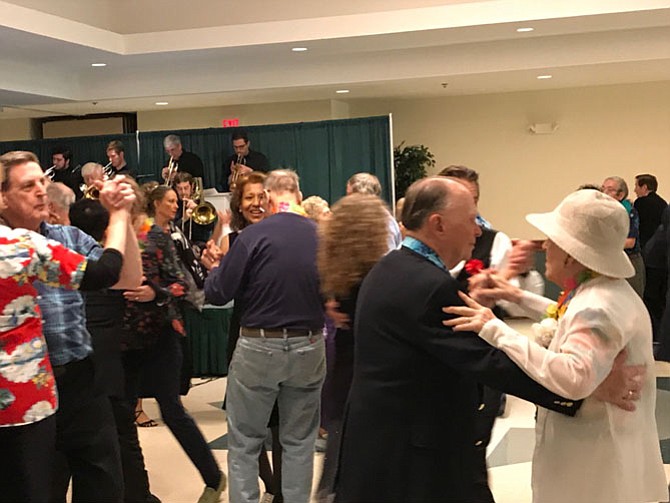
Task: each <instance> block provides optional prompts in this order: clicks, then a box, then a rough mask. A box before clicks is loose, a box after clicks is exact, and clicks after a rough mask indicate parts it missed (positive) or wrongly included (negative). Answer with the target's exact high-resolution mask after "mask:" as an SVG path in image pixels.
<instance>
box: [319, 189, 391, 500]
mask: <svg viewBox="0 0 670 503" xmlns="http://www.w3.org/2000/svg"><path fill="white" fill-rule="evenodd" d="M387 219H388V211H387V210H386V207H385V206H384V203H383V202H382V200H381V199H379V198H378V197H377V196H372V195H365V194H351V195H349V196H346V197H344V198H342V199H340V200H339V201H338V202H337V203H336V204H335V205H334V206H333V207H332V208H331V215H330V218H329V219H328V220H326V221H324V222H323V223H322V226H321V228H320V234H321V236H320V241H319V251H318V257H317V258H318V266H319V273H320V275H321V290H322V291H323V293H324V295H325V296H326V297H329V298H332V297H334V298H335V299H336V300H337V301H338V302H339V305H340V308H339V309H340V310H341V311H342V312H343V313H345V314H347V315H348V316H349V320H350V323H349V325H348V328H338V330H337V333H336V335H335V340H334V345H335V351H334V358H333V359H332V361H330V362H329V363H328V367H329V368H328V373H327V375H326V381H325V383H324V392H323V397H324V400H323V409H324V411H323V418H324V422H325V427H326V430H327V431H328V443H327V446H326V455H325V459H324V464H323V474H322V476H321V481H320V482H319V488H318V493H317V496H318V500H319V501H326V500H327V498H328V497H329V495H330V494H331V493H333V492H334V491H333V486H334V477H335V472H336V467H337V458H338V451H339V443H340V441H339V439H340V433H341V428H342V420H343V415H344V405H345V402H346V399H347V394H348V393H349V387H350V386H351V379H352V377H353V367H354V333H353V328H354V321H355V320H354V314H355V310H356V299H357V297H358V290H359V288H360V286H361V283H362V282H363V278H365V276H366V275H367V273H368V272H369V271H370V269H372V267H373V266H374V265H375V264H376V263H377V261H378V260H379V259H380V258H382V257H383V256H384V254H385V253H386V252H387V251H388V244H387V240H388V233H389V230H388V225H387Z"/></svg>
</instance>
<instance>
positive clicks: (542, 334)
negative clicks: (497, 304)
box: [531, 269, 599, 348]
mask: <svg viewBox="0 0 670 503" xmlns="http://www.w3.org/2000/svg"><path fill="white" fill-rule="evenodd" d="M598 276H599V274H598V273H597V272H593V271H590V270H588V269H587V270H585V271H582V272H580V273H579V275H578V276H577V279H571V280H570V281H569V282H568V284H567V285H566V288H565V290H563V291H562V292H561V295H560V296H559V297H558V301H557V302H554V303H552V304H549V306H548V307H547V310H546V312H545V315H544V319H543V320H542V321H541V322H540V323H533V325H532V327H531V329H532V330H533V336H534V338H535V342H537V343H538V344H540V345H541V346H544V347H545V348H548V347H549V344H550V343H551V340H552V339H553V338H554V335H555V334H556V330H557V329H558V322H559V320H560V319H561V318H562V317H563V315H564V314H565V312H566V311H567V310H568V304H570V301H571V300H572V298H573V297H574V296H575V293H576V292H577V288H578V287H579V286H581V285H583V284H584V283H586V282H587V281H590V280H592V279H593V278H596V277H598Z"/></svg>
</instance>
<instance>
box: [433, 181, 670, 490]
mask: <svg viewBox="0 0 670 503" xmlns="http://www.w3.org/2000/svg"><path fill="white" fill-rule="evenodd" d="M526 219H527V220H528V222H530V223H531V224H532V225H534V226H535V227H537V228H538V229H539V230H540V231H542V232H543V233H544V234H545V235H546V236H547V238H548V239H547V241H546V242H545V245H544V249H545V250H546V255H547V256H546V275H547V278H549V279H550V280H551V281H553V282H554V283H556V284H558V285H560V286H562V287H563V288H564V292H563V294H562V295H561V298H560V299H559V302H558V303H554V302H553V301H551V300H549V299H546V298H544V297H541V296H537V295H534V294H531V293H529V292H524V291H522V290H519V289H518V288H515V287H513V286H511V285H509V284H508V283H506V282H505V281H504V280H502V279H500V278H497V277H495V276H492V278H491V281H490V285H489V287H490V288H487V289H484V290H482V291H481V292H480V293H481V294H482V295H484V296H490V297H493V298H504V299H506V300H510V301H513V302H516V303H518V304H519V305H520V306H521V307H523V308H525V310H527V311H528V312H529V314H531V313H532V314H534V315H536V316H537V317H542V316H543V315H544V317H545V318H546V320H545V321H543V322H542V326H540V327H535V328H538V329H539V330H538V332H539V335H540V336H541V337H540V339H541V342H542V343H543V344H542V343H538V342H536V341H533V340H531V339H529V338H527V337H525V336H524V335H521V334H519V333H517V332H516V331H514V330H513V329H512V328H510V327H509V326H507V325H506V324H505V323H503V322H502V321H501V320H499V319H497V318H496V317H495V316H494V315H493V313H492V312H491V311H490V310H489V309H487V308H485V307H483V306H481V305H479V304H478V303H477V302H475V301H474V300H472V299H471V298H469V297H467V296H465V295H462V296H463V299H464V301H465V303H466V306H464V307H451V308H445V312H448V313H450V314H455V315H457V316H458V317H456V318H453V319H450V320H446V321H445V322H444V323H445V325H449V326H453V327H454V328H455V330H459V331H475V332H477V333H478V334H479V336H480V337H481V338H483V339H484V340H486V341H487V342H488V343H489V344H491V345H492V346H495V347H496V348H499V349H501V350H502V351H504V352H505V353H506V354H507V355H508V356H509V357H510V358H511V359H512V360H514V362H515V363H516V364H517V365H519V367H521V368H522V369H524V371H525V372H526V373H527V374H528V375H529V376H531V377H532V378H533V379H534V380H536V381H537V382H539V383H540V384H542V385H543V386H545V387H546V388H548V389H550V390H551V391H553V392H555V393H557V394H559V395H562V396H565V397H569V398H572V399H575V400H578V399H584V402H583V403H582V405H581V408H580V409H579V411H578V412H577V415H576V416H575V417H574V418H571V417H567V416H562V415H560V414H557V413H554V412H551V411H548V410H545V409H542V408H540V410H539V411H538V415H537V424H536V446H535V454H534V456H533V476H532V488H533V501H535V502H538V503H539V502H541V503H552V502H556V503H559V502H560V503H563V502H566V501H570V502H573V503H574V502H584V503H586V502H588V503H597V502H608V503H611V502H630V503H633V502H649V501H667V500H668V486H667V482H666V479H665V473H664V470H663V464H662V460H661V455H660V448H659V439H658V433H657V430H656V419H655V415H654V410H655V403H656V384H655V382H656V377H655V375H654V372H653V368H654V359H653V355H652V338H651V323H650V320H649V316H648V314H647V311H646V309H645V307H644V304H643V303H642V301H641V300H640V298H639V296H638V295H636V294H635V292H634V291H633V289H632V288H631V287H630V285H629V284H628V283H627V282H626V281H625V280H624V278H627V277H629V276H632V275H633V274H634V272H635V271H634V269H633V266H632V265H631V263H630V260H629V259H628V257H627V256H626V254H625V253H624V252H623V244H624V241H625V240H626V236H627V234H628V215H627V214H626V211H625V209H624V208H623V207H622V206H621V204H619V203H618V202H617V201H615V200H614V199H613V198H611V197H610V196H608V195H605V194H602V193H600V192H598V191H595V190H581V191H577V192H575V193H572V194H570V195H569V196H567V197H566V198H565V199H564V200H563V201H562V202H561V203H560V204H559V205H558V206H557V207H556V209H555V210H554V211H552V212H550V213H542V214H531V215H528V216H527V217H526ZM480 298H481V297H480ZM544 345H546V346H547V347H544ZM624 349H625V350H626V351H627V354H628V362H629V363H634V364H646V365H647V367H648V372H647V374H646V376H645V382H644V385H643V386H642V390H641V395H640V397H639V402H638V406H637V409H636V410H635V411H634V412H626V411H624V410H622V409H619V408H617V407H616V406H614V405H612V404H609V403H605V402H602V401H599V400H598V399H596V398H593V397H590V395H591V394H592V393H593V392H594V390H595V389H596V388H597V387H598V385H599V384H600V383H601V382H602V381H603V380H604V379H605V377H606V376H607V374H608V373H609V372H610V370H611V368H612V365H613V362H614V360H615V358H616V357H617V355H618V354H619V353H620V352H621V351H622V350H624ZM629 393H631V395H633V392H629ZM631 398H637V396H631Z"/></svg>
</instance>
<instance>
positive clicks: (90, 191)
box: [82, 185, 100, 200]
mask: <svg viewBox="0 0 670 503" xmlns="http://www.w3.org/2000/svg"><path fill="white" fill-rule="evenodd" d="M82 192H83V193H84V199H94V200H97V199H100V189H99V188H98V187H96V186H95V185H89V186H88V187H86V189H85V190H83V191H82Z"/></svg>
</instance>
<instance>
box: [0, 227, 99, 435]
mask: <svg viewBox="0 0 670 503" xmlns="http://www.w3.org/2000/svg"><path fill="white" fill-rule="evenodd" d="M85 268H86V259H85V258H84V257H83V256H81V255H79V254H77V253H74V252H72V251H70V250H68V249H67V248H65V247H64V246H63V245H62V244H60V243H58V242H56V241H50V240H47V239H46V238H45V237H43V236H41V235H39V234H37V233H35V232H30V231H27V230H25V229H13V230H12V229H10V228H9V227H6V226H4V225H0V427H2V426H18V425H23V424H30V423H34V422H37V421H40V420H42V419H44V418H46V417H48V416H50V415H52V414H54V413H55V412H56V409H57V406H58V397H57V393H56V382H55V379H54V376H53V372H52V370H51V363H50V362H49V355H48V353H47V345H46V341H45V340H44V336H43V335H42V320H41V314H40V309H39V306H38V305H37V290H35V288H34V287H33V285H32V283H33V281H36V280H39V281H41V282H42V283H44V284H45V285H49V286H56V287H58V286H60V287H64V288H71V289H75V288H78V287H79V284H80V283H81V281H82V279H83V277H84V269H85Z"/></svg>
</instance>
